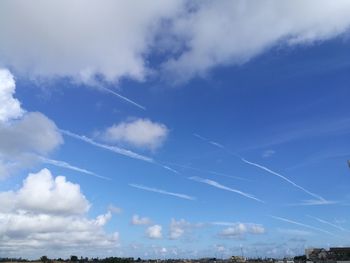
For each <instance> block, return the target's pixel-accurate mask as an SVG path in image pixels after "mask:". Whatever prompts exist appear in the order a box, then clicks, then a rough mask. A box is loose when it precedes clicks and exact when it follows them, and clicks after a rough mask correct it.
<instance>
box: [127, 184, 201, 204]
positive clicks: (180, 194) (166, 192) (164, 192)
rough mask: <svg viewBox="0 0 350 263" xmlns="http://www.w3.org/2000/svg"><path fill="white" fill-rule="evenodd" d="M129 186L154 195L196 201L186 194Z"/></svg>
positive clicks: (141, 186)
mask: <svg viewBox="0 0 350 263" xmlns="http://www.w3.org/2000/svg"><path fill="white" fill-rule="evenodd" d="M129 186H131V187H134V188H137V189H141V190H144V191H148V192H154V193H158V194H163V195H170V196H174V197H177V198H181V199H186V200H190V201H194V200H195V199H196V198H195V197H193V196H190V195H187V194H182V193H173V192H169V191H166V190H162V189H157V188H153V187H148V186H144V185H139V184H129Z"/></svg>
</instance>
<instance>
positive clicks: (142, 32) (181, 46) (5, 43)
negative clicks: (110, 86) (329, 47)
mask: <svg viewBox="0 0 350 263" xmlns="http://www.w3.org/2000/svg"><path fill="white" fill-rule="evenodd" d="M82 7H84V8H83V9H84V12H82ZM67 10H68V11H67ZM349 12H350V4H349V2H348V1H347V0H334V1H327V0H310V1H303V0H288V1H283V2H281V1H278V0H268V1H266V2H264V3H262V2H260V1H255V0H248V1H247V0H240V1H229V0H219V1H196V2H193V1H192V2H191V1H186V0H183V1H175V0H171V1H159V0H157V1H152V2H151V3H149V2H146V1H141V2H140V1H127V2H122V1H111V0H105V1H103V2H101V1H97V0H91V1H88V2H86V1H82V0H78V1H75V2H74V3H72V2H71V1H69V0H63V1H52V2H50V3H48V2H47V1H44V0H40V1H36V2H35V5H33V4H32V2H31V1H20V0H5V1H1V5H0V25H1V26H0V34H1V36H2V39H1V40H2V41H1V45H0V57H1V60H0V64H2V65H6V66H11V67H12V68H15V69H16V70H18V71H20V72H23V73H28V74H30V75H31V76H33V75H36V76H45V77H50V76H55V77H56V76H64V77H73V78H74V79H78V80H81V81H84V82H86V83H93V82H95V80H96V79H95V76H99V77H102V79H104V80H106V81H117V80H119V79H121V78H123V77H128V78H132V79H136V80H144V79H145V78H146V77H147V76H148V75H150V72H154V71H156V70H158V68H161V70H160V71H161V72H162V73H163V74H164V76H172V80H175V81H180V82H181V81H185V80H188V79H190V78H192V77H194V76H198V75H199V76H200V75H203V74H205V73H206V72H208V71H209V70H210V69H212V68H214V67H216V66H220V65H230V64H231V65H232V64H242V63H245V62H247V61H249V60H250V59H252V58H254V57H255V56H257V55H259V54H261V53H263V52H264V51H266V50H268V49H270V48H272V47H273V46H277V45H278V46H280V45H284V46H292V45H300V44H310V43H313V42H315V41H323V40H327V39H330V38H333V37H336V36H339V35H341V34H343V33H345V32H346V31H347V30H348V28H349V25H350V17H349V15H348V14H349ZM62 17H64V18H65V19H62ZM8 25H10V26H8ZM126 25H127V26H126ZM28 32H30V34H29V33H28ZM68 43H69V44H68ZM166 51H171V52H167V56H164V59H163V60H161V61H160V63H159V64H156V65H152V66H150V64H149V63H147V61H148V60H149V58H150V57H151V56H152V55H154V54H157V55H158V54H159V52H166Z"/></svg>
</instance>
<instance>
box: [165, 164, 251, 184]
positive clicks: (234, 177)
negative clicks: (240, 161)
mask: <svg viewBox="0 0 350 263" xmlns="http://www.w3.org/2000/svg"><path fill="white" fill-rule="evenodd" d="M168 164H169V165H174V166H178V167H181V168H184V169H189V170H193V171H197V172H201V173H209V174H214V175H219V176H222V177H227V178H232V179H237V180H242V181H247V182H251V180H249V179H246V178H243V177H239V176H233V175H229V174H225V173H221V172H216V171H211V170H203V169H199V168H195V167H192V166H187V165H182V164H177V163H168Z"/></svg>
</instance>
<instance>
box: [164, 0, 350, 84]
mask: <svg viewBox="0 0 350 263" xmlns="http://www.w3.org/2000/svg"><path fill="white" fill-rule="evenodd" d="M349 12H350V3H349V2H348V1H346V0H336V1H332V2H329V1H327V0H311V1H303V0H290V1H283V2H281V1H278V0H268V1H264V2H260V1H254V0H248V1H246V0H244V1H229V0H221V1H200V2H196V3H195V4H193V5H192V8H191V12H190V11H188V13H187V14H186V15H183V16H182V17H180V18H178V19H176V20H175V21H174V25H173V30H174V34H175V35H176V36H180V37H182V41H183V42H184V43H183V46H184V51H183V52H181V53H180V55H179V56H178V57H176V58H173V59H170V60H169V61H167V62H166V63H165V64H164V68H165V71H166V72H168V73H170V74H173V75H174V76H175V78H174V79H175V80H180V81H181V80H187V79H189V78H191V77H193V76H195V75H202V74H203V73H206V72H207V71H208V70H210V69H212V68H213V67H215V66H218V65H227V64H242V63H244V62H246V61H248V60H250V59H251V58H253V57H255V56H257V55H259V54H261V53H262V52H264V51H265V50H267V49H269V48H271V47H273V46H275V45H278V44H285V45H296V44H305V43H307V44H308V43H313V42H314V41H319V40H326V39H329V38H332V37H335V36H338V35H340V34H341V33H344V32H345V31H346V30H347V29H348V28H349V25H350V17H349V16H348V13H349Z"/></svg>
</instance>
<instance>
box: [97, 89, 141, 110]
mask: <svg viewBox="0 0 350 263" xmlns="http://www.w3.org/2000/svg"><path fill="white" fill-rule="evenodd" d="M100 88H101V89H103V90H105V91H107V92H109V93H111V94H113V95H115V96H117V97H119V98H121V99H122V100H125V101H127V102H129V103H131V104H132V105H134V106H136V107H138V108H140V109H142V110H146V108H145V107H144V106H142V105H140V104H138V103H136V102H135V101H132V100H131V99H128V98H127V97H124V96H123V95H120V94H119V93H117V92H115V91H113V90H111V89H108V88H105V87H100Z"/></svg>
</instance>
